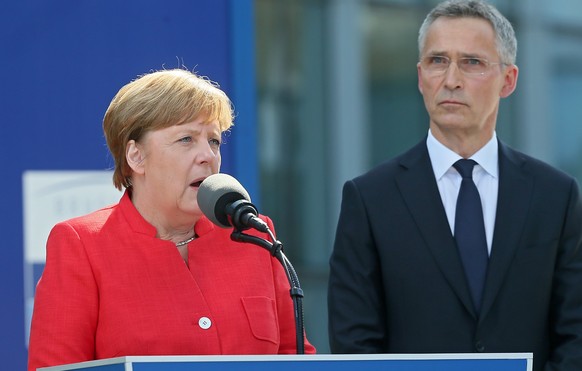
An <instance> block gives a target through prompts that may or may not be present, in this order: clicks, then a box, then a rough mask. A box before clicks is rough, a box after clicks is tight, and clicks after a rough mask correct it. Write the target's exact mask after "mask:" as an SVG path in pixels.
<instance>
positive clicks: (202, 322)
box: [198, 317, 212, 330]
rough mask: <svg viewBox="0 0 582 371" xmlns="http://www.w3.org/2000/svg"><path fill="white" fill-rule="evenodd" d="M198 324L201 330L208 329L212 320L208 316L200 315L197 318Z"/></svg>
mask: <svg viewBox="0 0 582 371" xmlns="http://www.w3.org/2000/svg"><path fill="white" fill-rule="evenodd" d="M198 326H200V328H201V329H203V330H208V329H209V328H210V326H212V321H211V320H210V318H208V317H202V318H200V319H199V320H198Z"/></svg>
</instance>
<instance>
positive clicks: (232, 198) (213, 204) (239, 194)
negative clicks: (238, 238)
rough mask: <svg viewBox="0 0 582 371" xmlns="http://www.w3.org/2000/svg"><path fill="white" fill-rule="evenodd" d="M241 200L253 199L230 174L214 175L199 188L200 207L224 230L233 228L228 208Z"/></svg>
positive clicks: (198, 199)
mask: <svg viewBox="0 0 582 371" xmlns="http://www.w3.org/2000/svg"><path fill="white" fill-rule="evenodd" d="M239 200H247V201H249V202H251V197H250V196H249V194H248V192H247V191H246V189H244V187H243V186H242V185H241V184H240V183H239V181H238V180H236V179H235V178H234V177H232V176H230V175H228V174H222V173H219V174H213V175H211V176H209V177H208V178H206V179H204V181H203V182H202V184H200V187H199V188H198V196H197V201H198V207H200V210H202V213H204V215H205V216H206V217H207V218H208V219H209V220H210V221H211V222H213V223H214V224H216V225H218V226H219V227H222V228H230V227H232V225H231V224H230V221H229V220H228V215H227V213H226V206H227V205H229V204H231V203H233V202H236V201H239Z"/></svg>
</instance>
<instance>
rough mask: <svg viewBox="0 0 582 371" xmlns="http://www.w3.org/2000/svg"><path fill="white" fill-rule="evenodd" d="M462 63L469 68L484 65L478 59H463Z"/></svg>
mask: <svg viewBox="0 0 582 371" xmlns="http://www.w3.org/2000/svg"><path fill="white" fill-rule="evenodd" d="M462 63H463V64H466V65H470V66H479V65H482V64H484V63H483V61H482V60H481V59H479V58H463V59H462Z"/></svg>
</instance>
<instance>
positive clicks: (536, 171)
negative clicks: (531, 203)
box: [500, 142, 575, 184]
mask: <svg viewBox="0 0 582 371" xmlns="http://www.w3.org/2000/svg"><path fill="white" fill-rule="evenodd" d="M500 155H501V156H502V157H501V159H502V160H501V161H500V166H501V170H502V171H503V170H504V169H503V167H504V166H508V167H509V166H515V167H516V168H518V169H521V170H522V171H524V172H526V173H528V174H530V175H531V176H533V177H535V178H538V179H540V180H545V181H551V182H556V181H562V182H566V183H568V184H570V183H571V182H573V181H575V179H574V177H573V176H572V175H570V174H568V173H566V172H565V171H564V170H562V169H560V168H558V167H556V166H554V165H551V164H549V163H548V162H546V161H544V160H541V159H539V158H536V157H533V156H531V155H528V154H526V153H524V152H521V151H520V150H517V149H515V148H512V147H510V146H508V145H507V144H503V143H501V142H500ZM504 161H505V162H504Z"/></svg>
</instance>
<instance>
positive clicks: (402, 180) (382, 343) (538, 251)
mask: <svg viewBox="0 0 582 371" xmlns="http://www.w3.org/2000/svg"><path fill="white" fill-rule="evenodd" d="M581 247H582V203H581V200H580V194H579V188H578V185H577V183H576V181H575V180H574V179H573V178H571V177H570V176H568V175H566V174H564V173H562V172H560V171H558V170H556V169H554V168H552V167H550V166H548V165H546V164H544V163H542V162H540V161H538V160H535V159H533V158H531V157H528V156H526V155H524V154H522V153H519V152H517V151H515V150H512V149H510V148H509V147H507V146H505V145H503V144H502V143H501V142H500V143H499V195H498V203H497V216H496V220H495V229H494V236H493V244H492V251H491V256H490V261H489V267H488V273H487V279H486V284H485V289H484V296H483V305H482V308H481V314H480V316H477V314H476V313H475V311H474V309H473V307H472V302H471V296H470V293H469V288H468V285H467V282H466V279H465V275H464V271H463V266H462V263H461V260H460V257H459V255H458V253H457V248H456V245H455V241H454V238H453V236H452V234H451V229H450V227H449V224H448V221H447V218H446V214H445V210H444V207H443V205H442V201H441V198H440V194H439V191H438V187H437V184H436V181H435V178H434V173H433V170H432V166H431V162H430V158H429V155H428V150H427V148H426V141H422V142H421V143H419V144H418V145H417V146H415V147H414V148H412V149H411V150H410V151H408V152H407V153H405V154H403V155H401V156H400V157H398V158H396V159H393V160H391V161H388V162H386V163H384V164H382V165H380V166H378V167H376V168H375V169H373V170H371V171H370V172H368V173H367V174H364V175H362V176H360V177H357V178H355V179H353V180H351V181H348V182H346V184H345V185H344V190H343V200H342V206H341V213H340V218H339V222H338V226H337V233H336V239H335V245H334V251H333V253H332V256H331V259H330V268H331V271H330V281H329V296H328V306H329V332H330V345H331V350H332V352H333V353H441V352H442V353H465V352H491V353H497V352H533V353H534V370H542V369H544V365H546V370H582V251H580V250H581Z"/></svg>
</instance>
